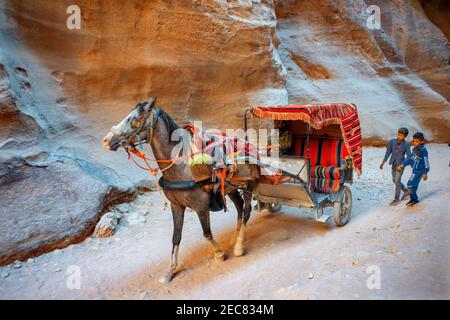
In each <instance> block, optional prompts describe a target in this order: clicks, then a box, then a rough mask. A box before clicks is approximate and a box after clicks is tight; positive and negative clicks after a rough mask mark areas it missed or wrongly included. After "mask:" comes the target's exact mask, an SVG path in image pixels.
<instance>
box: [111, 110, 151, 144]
mask: <svg viewBox="0 0 450 320" xmlns="http://www.w3.org/2000/svg"><path fill="white" fill-rule="evenodd" d="M147 104H148V102H145V103H144V104H143V105H142V104H141V105H140V106H139V107H144V106H146V105H147ZM158 118H159V109H156V108H154V107H153V106H151V107H150V109H149V110H148V112H147V114H146V116H145V117H144V119H143V120H144V121H143V122H142V124H141V125H140V126H139V127H138V128H136V129H133V130H132V131H130V132H126V133H125V132H122V131H121V130H120V129H118V128H117V127H116V126H112V127H111V130H110V132H111V133H112V135H113V136H114V137H115V138H116V139H118V140H119V144H120V146H122V147H123V148H124V149H125V150H127V149H128V148H132V149H136V146H140V147H141V149H142V144H143V143H144V142H148V143H150V142H151V141H152V138H153V131H154V129H155V126H156V123H157V121H158ZM144 129H145V130H147V140H142V138H141V133H142V131H144ZM133 138H136V139H137V141H138V143H137V144H136V143H135V142H131V140H133Z"/></svg>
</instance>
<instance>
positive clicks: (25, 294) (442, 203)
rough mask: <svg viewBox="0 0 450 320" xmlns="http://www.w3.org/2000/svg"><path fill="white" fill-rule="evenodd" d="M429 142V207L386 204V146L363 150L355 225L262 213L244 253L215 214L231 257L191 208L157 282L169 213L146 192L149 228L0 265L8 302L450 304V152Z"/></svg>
mask: <svg viewBox="0 0 450 320" xmlns="http://www.w3.org/2000/svg"><path fill="white" fill-rule="evenodd" d="M428 148H429V153H430V157H431V172H430V174H429V180H428V181H426V182H423V183H422V184H421V185H420V189H419V196H420V197H421V200H422V202H421V203H420V204H419V205H418V206H417V207H414V208H407V207H405V206H404V203H402V204H401V205H399V206H397V207H389V206H388V203H389V202H390V200H391V199H392V195H393V185H392V184H391V180H390V170H389V169H390V168H389V167H388V166H386V168H385V170H384V171H380V170H379V169H378V165H379V161H380V159H381V157H382V154H383V152H384V150H383V149H375V148H366V149H365V154H364V167H363V170H364V174H363V175H362V176H361V178H359V179H356V181H355V183H354V184H353V186H352V192H353V200H354V203H353V211H352V219H351V221H350V222H349V224H347V225H346V226H344V227H342V228H338V227H336V226H335V225H334V223H333V222H329V223H328V224H327V225H323V224H320V223H317V222H315V221H314V220H311V219H309V218H308V217H307V214H308V213H309V211H308V210H306V209H295V208H286V207H283V209H282V212H280V213H276V214H269V213H268V212H267V211H263V212H261V213H259V212H256V211H254V212H253V215H252V218H251V220H250V222H249V224H248V227H247V233H246V242H245V243H246V254H245V256H243V257H239V258H236V257H233V256H232V247H231V246H230V245H229V239H230V238H231V235H232V232H233V230H234V225H235V219H236V215H235V212H234V210H231V211H230V212H218V213H213V214H212V218H211V220H212V221H211V223H212V228H213V234H214V235H215V237H216V239H218V240H219V242H220V244H221V245H222V246H223V248H224V249H225V250H226V252H227V255H228V259H227V260H225V261H224V262H217V261H215V260H214V259H213V258H212V255H211V251H210V250H209V247H208V244H207V242H206V241H205V240H204V239H203V237H202V232H201V228H200V225H199V223H198V219H197V217H196V215H195V214H194V213H193V212H188V214H187V216H186V219H185V226H184V230H183V232H184V233H183V240H182V243H181V248H180V272H179V273H178V274H177V276H176V277H175V278H174V280H173V281H172V282H171V283H170V284H168V285H163V284H160V283H158V277H159V276H160V275H161V274H162V273H163V271H164V270H165V268H166V266H167V264H168V260H169V252H170V248H171V236H172V218H171V215H170V212H169V210H165V211H164V210H163V209H162V207H163V201H162V199H161V197H160V196H159V194H157V193H148V194H146V195H143V196H141V197H140V198H139V199H138V200H136V201H135V202H134V203H133V204H132V208H134V210H142V208H143V207H144V206H146V205H148V203H151V205H150V207H149V213H148V215H147V216H146V220H147V222H146V223H138V224H137V225H129V224H127V223H125V222H121V224H120V225H119V229H118V231H117V233H116V234H115V235H114V236H113V237H111V238H108V239H96V238H92V237H90V238H88V239H87V240H85V241H84V242H82V243H80V244H77V245H71V246H69V247H67V248H65V249H63V250H57V251H55V252H52V253H49V254H45V255H43V256H40V257H37V258H34V259H30V260H29V261H28V262H25V263H23V264H17V265H14V264H13V265H9V266H6V267H2V268H0V275H1V277H0V298H3V299H21V298H25V299H80V298H87V299H220V298H224V299H262V298H269V299H329V298H331V299H403V298H406V299H418V298H423V299H449V298H450V259H449V258H450V249H449V240H450V224H449V222H450V218H449V214H448V213H449V209H448V208H449V196H450V192H449V180H450V173H449V160H450V157H449V155H450V152H449V151H450V148H449V147H447V146H446V145H430V146H428ZM409 173H410V171H409V170H408V171H407V172H406V174H405V176H404V181H405V182H406V180H407V177H409ZM329 210H331V209H329ZM125 220H126V219H124V221H125ZM73 266H77V267H76V268H79V269H75V270H79V271H80V288H79V289H71V286H70V285H69V286H68V285H67V283H68V281H69V284H70V283H73V282H70V280H73V278H71V276H73V275H74V273H73V272H74V271H73V270H74V269H73V268H74V267H73ZM374 266H375V267H374ZM368 268H369V270H373V269H374V268H375V270H378V269H377V268H379V275H380V277H379V279H380V282H379V284H380V288H379V289H369V288H368V286H367V280H368V278H369V277H370V275H369V274H368V272H367V271H368ZM372 279H373V278H372Z"/></svg>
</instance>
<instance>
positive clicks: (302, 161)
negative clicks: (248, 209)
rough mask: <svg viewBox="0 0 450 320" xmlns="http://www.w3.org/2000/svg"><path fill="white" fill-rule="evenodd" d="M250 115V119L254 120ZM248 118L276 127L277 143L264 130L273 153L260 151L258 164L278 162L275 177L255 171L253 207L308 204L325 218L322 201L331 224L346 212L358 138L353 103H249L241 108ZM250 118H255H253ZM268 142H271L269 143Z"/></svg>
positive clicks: (358, 151)
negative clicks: (331, 211) (257, 175)
mask: <svg viewBox="0 0 450 320" xmlns="http://www.w3.org/2000/svg"><path fill="white" fill-rule="evenodd" d="M255 120H256V121H255ZM244 122H245V123H244V125H245V131H246V132H248V130H249V129H250V127H249V126H250V124H251V123H253V127H258V128H262V127H263V128H269V129H270V128H271V129H278V130H279V131H278V140H279V141H278V144H277V143H274V141H271V140H273V139H272V138H273V137H272V136H270V135H268V140H269V141H268V143H267V144H268V146H269V150H271V151H272V153H273V149H274V147H275V148H277V151H278V155H277V156H276V157H274V156H273V154H270V153H269V152H268V154H267V155H265V156H262V155H260V160H261V165H262V166H263V167H268V168H273V167H276V168H278V174H277V176H276V177H273V176H272V177H270V176H268V177H266V178H264V177H261V178H260V179H259V183H257V184H256V186H255V187H254V189H253V194H254V198H255V199H256V200H257V205H258V207H259V209H268V210H269V211H271V212H276V211H279V210H280V209H281V206H282V205H286V206H291V207H301V208H311V209H313V212H314V218H315V219H316V220H317V221H319V222H323V223H325V222H327V220H328V219H329V218H331V216H330V215H327V214H324V208H325V207H333V208H334V221H335V223H336V225H337V226H343V225H345V224H346V223H347V222H348V221H349V218H350V212H351V208H352V193H351V190H350V188H349V186H348V185H349V184H352V181H353V170H355V171H356V172H357V173H358V174H360V173H361V169H362V166H361V162H362V161H361V160H362V143H361V129H360V125H359V118H358V113H357V108H356V106H355V105H353V104H343V103H342V104H322V105H303V106H276V107H254V108H249V109H247V110H246V111H245V116H244ZM255 122H256V124H255ZM271 146H272V148H270V147H271Z"/></svg>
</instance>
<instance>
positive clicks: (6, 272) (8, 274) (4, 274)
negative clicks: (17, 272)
mask: <svg viewBox="0 0 450 320" xmlns="http://www.w3.org/2000/svg"><path fill="white" fill-rule="evenodd" d="M10 274H11V273H10V272H9V271H7V270H6V271H3V272H2V278H5V279H6V278H8V277H9V276H10Z"/></svg>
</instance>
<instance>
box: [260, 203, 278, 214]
mask: <svg viewBox="0 0 450 320" xmlns="http://www.w3.org/2000/svg"><path fill="white" fill-rule="evenodd" d="M264 209H267V211H269V212H270V213H275V212H278V211H280V210H281V204H279V203H276V204H275V203H265V204H264Z"/></svg>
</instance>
